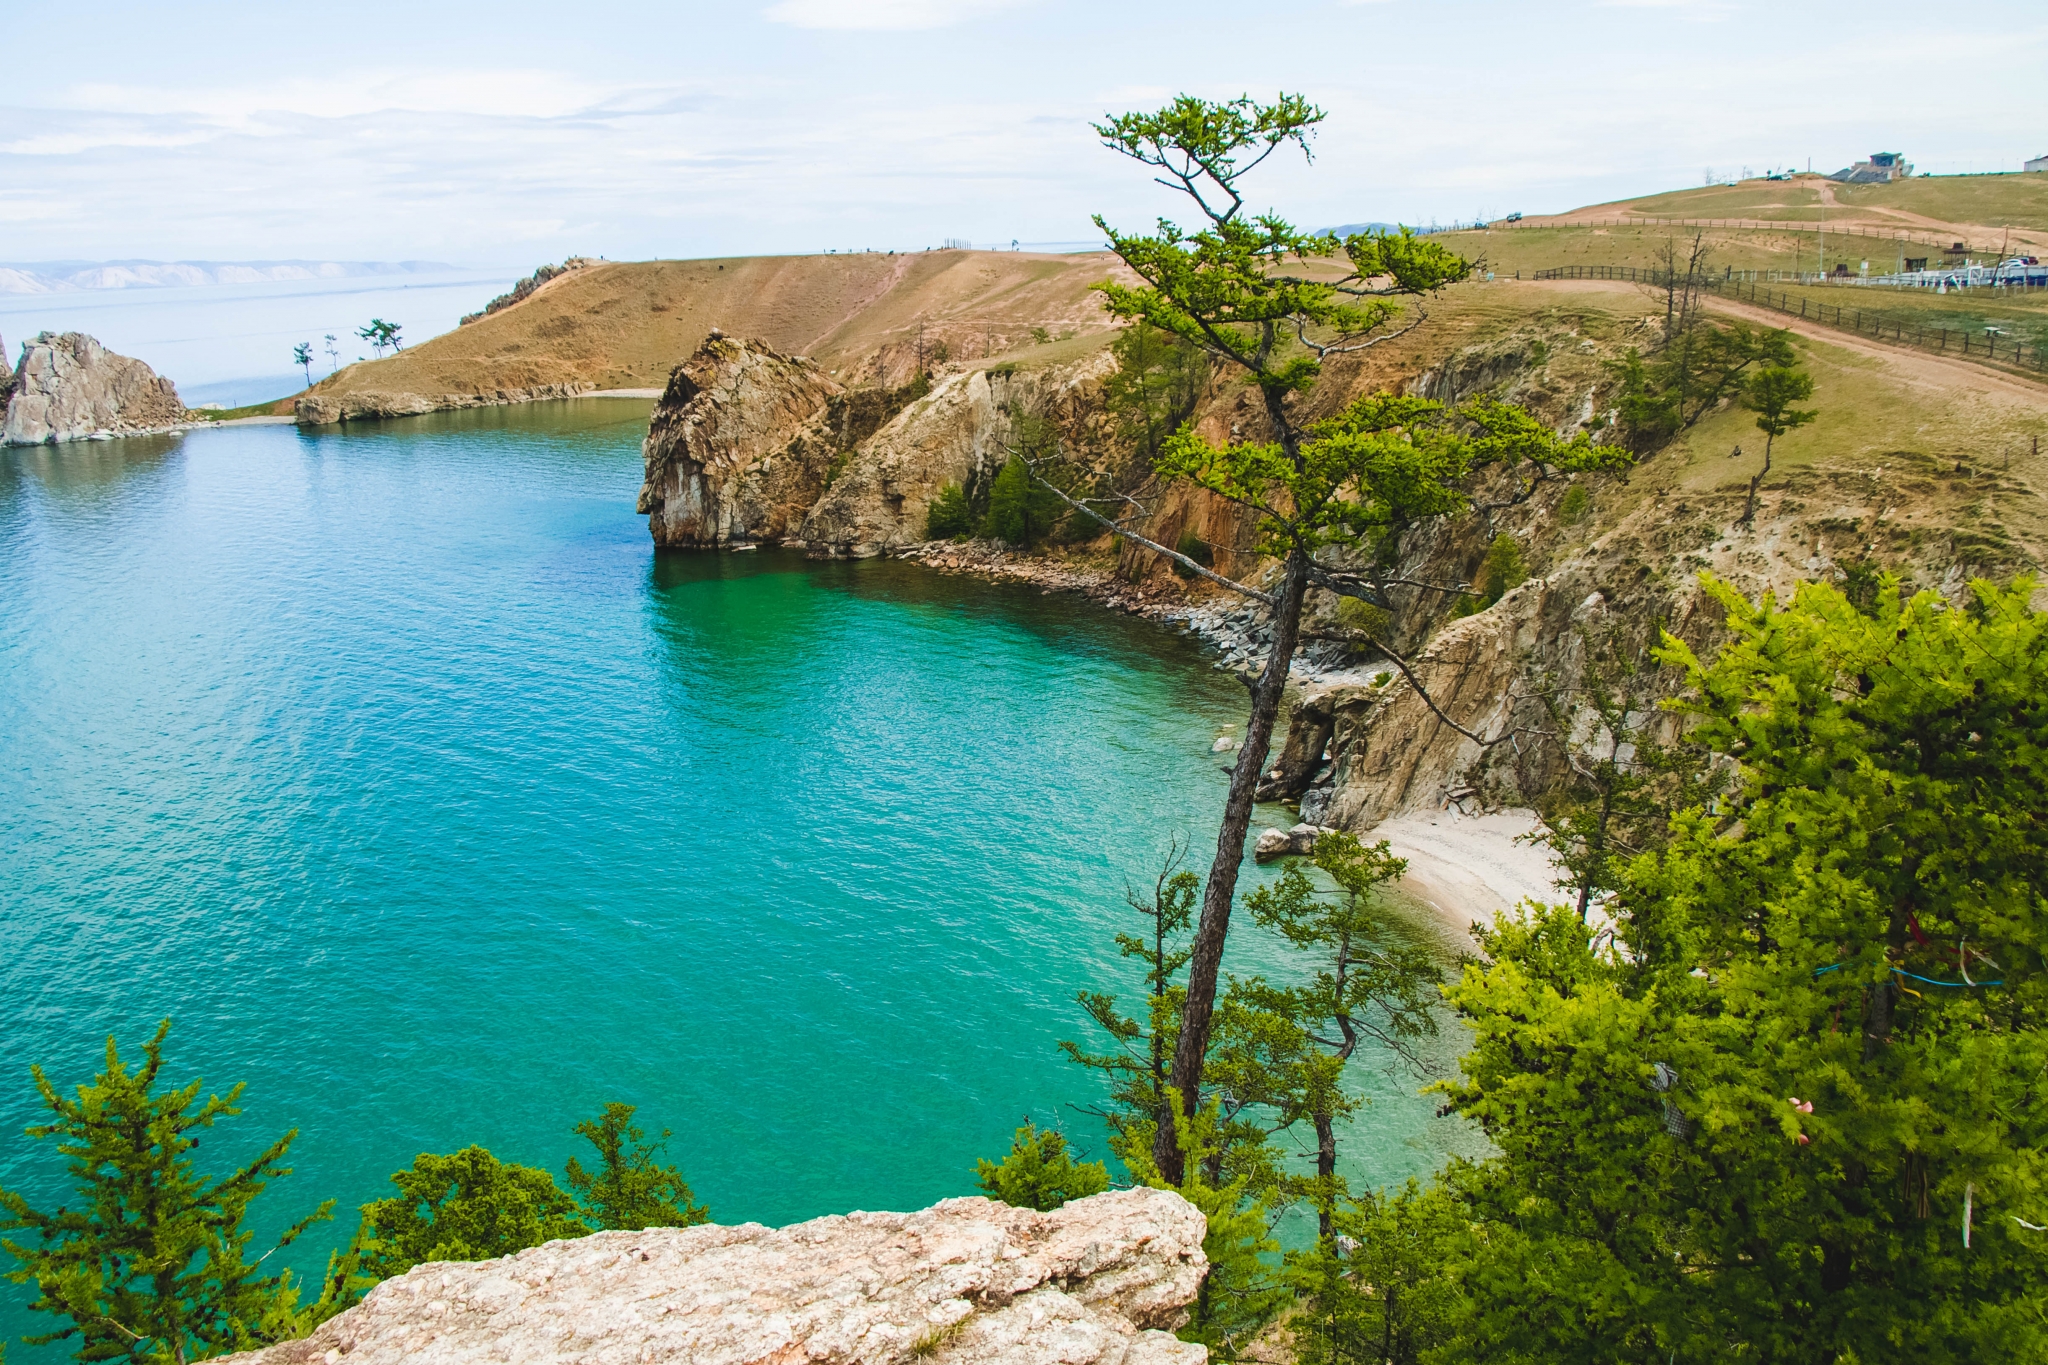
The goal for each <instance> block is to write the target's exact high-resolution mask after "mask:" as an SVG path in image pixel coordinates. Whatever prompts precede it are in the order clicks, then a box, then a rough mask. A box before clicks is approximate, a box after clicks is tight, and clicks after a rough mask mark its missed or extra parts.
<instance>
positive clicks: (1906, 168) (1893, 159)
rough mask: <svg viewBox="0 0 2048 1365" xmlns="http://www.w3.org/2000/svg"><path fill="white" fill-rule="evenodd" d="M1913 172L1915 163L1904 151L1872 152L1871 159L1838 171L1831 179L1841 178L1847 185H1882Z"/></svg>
mask: <svg viewBox="0 0 2048 1365" xmlns="http://www.w3.org/2000/svg"><path fill="white" fill-rule="evenodd" d="M1912 173H1913V163H1912V162H1910V161H1908V160H1906V157H1905V154H1904V153H1903V152H1872V153H1871V154H1870V160H1868V161H1859V162H1857V163H1856V164H1855V165H1853V166H1851V167H1849V169H1847V170H1845V171H1836V172H1835V173H1834V174H1833V175H1831V176H1829V177H1828V179H1830V180H1839V181H1841V182H1842V183H1843V184H1845V185H1882V184H1885V183H1887V182H1889V181H1893V180H1904V179H1905V178H1906V177H1907V176H1909V175H1911V174H1912Z"/></svg>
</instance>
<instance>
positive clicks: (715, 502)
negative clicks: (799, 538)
mask: <svg viewBox="0 0 2048 1365" xmlns="http://www.w3.org/2000/svg"><path fill="white" fill-rule="evenodd" d="M845 395H846V390H845V388H843V387H842V386H841V385H840V384H839V383H838V382H837V381H836V380H834V379H833V378H832V377H831V376H830V375H828V374H826V373H825V372H824V371H823V370H821V369H819V368H818V367H817V366H816V365H814V364H812V363H811V362H810V361H809V360H805V359H803V358H801V357H799V356H790V355H784V354H782V352H780V351H777V350H775V349H773V348H772V347H769V346H765V345H763V344H762V343H760V342H757V341H739V340H735V339H733V338H731V337H728V336H726V335H725V334H724V333H722V332H717V331H714V332H712V333H711V335H710V336H709V337H708V338H707V339H706V340H705V342H704V344H703V345H702V346H700V347H698V348H697V352H696V354H695V355H692V356H691V357H690V358H689V359H688V360H686V361H684V362H683V363H682V364H680V365H678V366H676V368H675V371H674V372H673V373H672V374H670V375H669V380H668V388H667V390H666V391H665V392H664V393H663V394H662V396H661V402H660V403H659V404H657V405H656V407H655V409H654V416H653V418H652V420H651V421H650V422H649V423H648V428H647V439H646V441H645V442H644V443H643V444H642V446H641V456H642V459H643V460H644V461H645V462H646V481H645V483H643V484H642V486H641V488H640V500H639V504H638V507H637V510H638V511H641V512H644V513H646V514H647V529H648V531H649V533H650V534H652V535H653V537H654V543H655V544H656V545H664V546H690V547H700V548H707V549H708V548H716V547H721V546H728V545H735V544H743V545H744V544H753V543H754V542H757V541H762V540H772V541H779V540H781V539H783V538H784V537H785V536H787V535H789V534H790V533H791V532H793V531H794V530H795V528H796V526H797V524H798V523H799V522H800V521H801V520H802V519H803V515H804V513H805V512H806V511H808V510H809V508H810V505H811V503H812V502H813V501H815V500H816V498H817V496H818V494H819V493H820V492H821V491H823V489H824V487H825V482H826V479H827V478H828V477H829V475H830V472H831V465H832V457H833V455H834V454H835V453H837V451H836V445H837V443H836V442H835V441H834V440H833V439H832V437H833V434H834V433H832V432H831V431H830V429H829V422H828V415H827V412H826V409H827V406H828V405H829V404H830V403H831V401H832V400H833V399H836V398H843V397H845Z"/></svg>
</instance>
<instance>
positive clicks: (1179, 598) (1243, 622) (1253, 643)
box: [890, 540, 1383, 687]
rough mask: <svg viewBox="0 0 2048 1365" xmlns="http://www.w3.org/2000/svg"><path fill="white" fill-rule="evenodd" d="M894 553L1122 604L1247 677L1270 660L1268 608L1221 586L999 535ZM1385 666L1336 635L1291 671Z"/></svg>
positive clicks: (1331, 676) (1350, 676)
mask: <svg viewBox="0 0 2048 1365" xmlns="http://www.w3.org/2000/svg"><path fill="white" fill-rule="evenodd" d="M890 557H891V558H894V559H901V560H907V561H909V562H911V563H915V564H921V565H923V566H924V567H925V568H928V569H932V570H935V571H937V572H939V573H956V574H971V575H973V576H975V577H978V578H985V579H988V580H989V581H991V582H1005V583H1028V584H1031V585H1032V586H1034V587H1037V588H1040V589H1042V590H1043V591H1045V592H1048V593H1051V592H1069V593H1074V594H1076V595H1077V596H1081V597H1085V598H1088V599H1089V600H1090V601H1093V602H1097V603H1100V604H1101V605H1102V606H1105V607H1111V608H1114V609H1116V610H1118V611H1125V612H1129V613H1130V614H1131V615H1133V616H1142V617H1145V618H1146V619H1147V620H1151V621H1158V622H1161V623H1162V624H1165V625H1170V626H1174V627H1176V628H1178V629H1179V630H1180V631H1181V632H1182V633H1183V634H1186V635H1191V636H1193V637H1194V638H1195V639H1196V640H1198V641H1200V642H1201V643H1202V644H1203V645H1205V646H1207V647H1208V648H1210V649H1212V650H1214V651H1215V652H1216V653H1217V655H1218V656H1219V657H1218V658H1217V660H1216V663H1215V667H1216V668H1217V669H1218V670H1219V671H1221V672H1226V673H1229V674H1231V675H1233V676H1235V677H1238V678H1241V679H1244V680H1246V681H1249V680H1250V679H1251V678H1253V677H1255V676H1256V675H1257V674H1258V671H1259V670H1260V669H1261V668H1263V667H1265V662H1266V651H1267V650H1268V648H1270V646H1271V644H1272V640H1273V635H1272V628H1271V626H1269V625H1268V624H1267V622H1266V612H1265V608H1264V607H1262V606H1260V605H1259V604H1258V603H1256V602H1251V601H1240V600H1235V599H1233V598H1232V597H1231V596H1230V595H1228V594H1226V593H1225V592H1224V591H1223V590H1221V589H1215V590H1214V591H1213V594H1212V595H1207V596H1202V597H1197V596H1194V595H1193V593H1194V592H1195V591H1202V590H1201V589H1194V590H1192V591H1191V590H1189V589H1186V588H1180V587H1178V586H1175V587H1165V588H1161V587H1154V586H1151V585H1150V584H1147V583H1143V582H1140V583H1131V582H1128V581H1126V580H1125V579H1122V578H1119V577H1117V575H1116V571H1115V566H1114V562H1113V561H1110V560H1088V559H1054V558H1050V557H1047V556H1044V555H1032V554H1023V553H1019V552H1018V551H1016V550H1013V549H1011V548H1009V547H1008V546H1006V545H1004V544H1002V543H1001V542H999V541H992V540H964V541H963V540H931V541H926V542H924V543H923V544H919V545H909V546H905V547H903V548H901V549H897V550H892V551H890ZM1382 669H1383V666H1381V665H1369V664H1367V663H1364V662H1361V661H1359V660H1358V659H1357V657H1356V656H1355V655H1353V654H1351V653H1350V651H1349V649H1348V648H1347V647H1346V646H1344V645H1342V644H1339V643H1337V642H1335V641H1328V640H1317V641H1309V642H1307V643H1305V644H1304V645H1303V646H1302V647H1301V649H1300V650H1299V651H1297V653H1296V655H1295V659H1294V667H1293V669H1292V671H1291V672H1290V673H1289V674H1288V676H1289V678H1290V679H1291V680H1292V681H1293V682H1295V683H1297V684H1303V685H1312V686H1316V687H1338V686H1344V685H1348V684H1354V683H1366V682H1370V681H1371V680H1372V678H1373V676H1374V675H1376V674H1377V673H1379V672H1381V671H1382Z"/></svg>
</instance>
